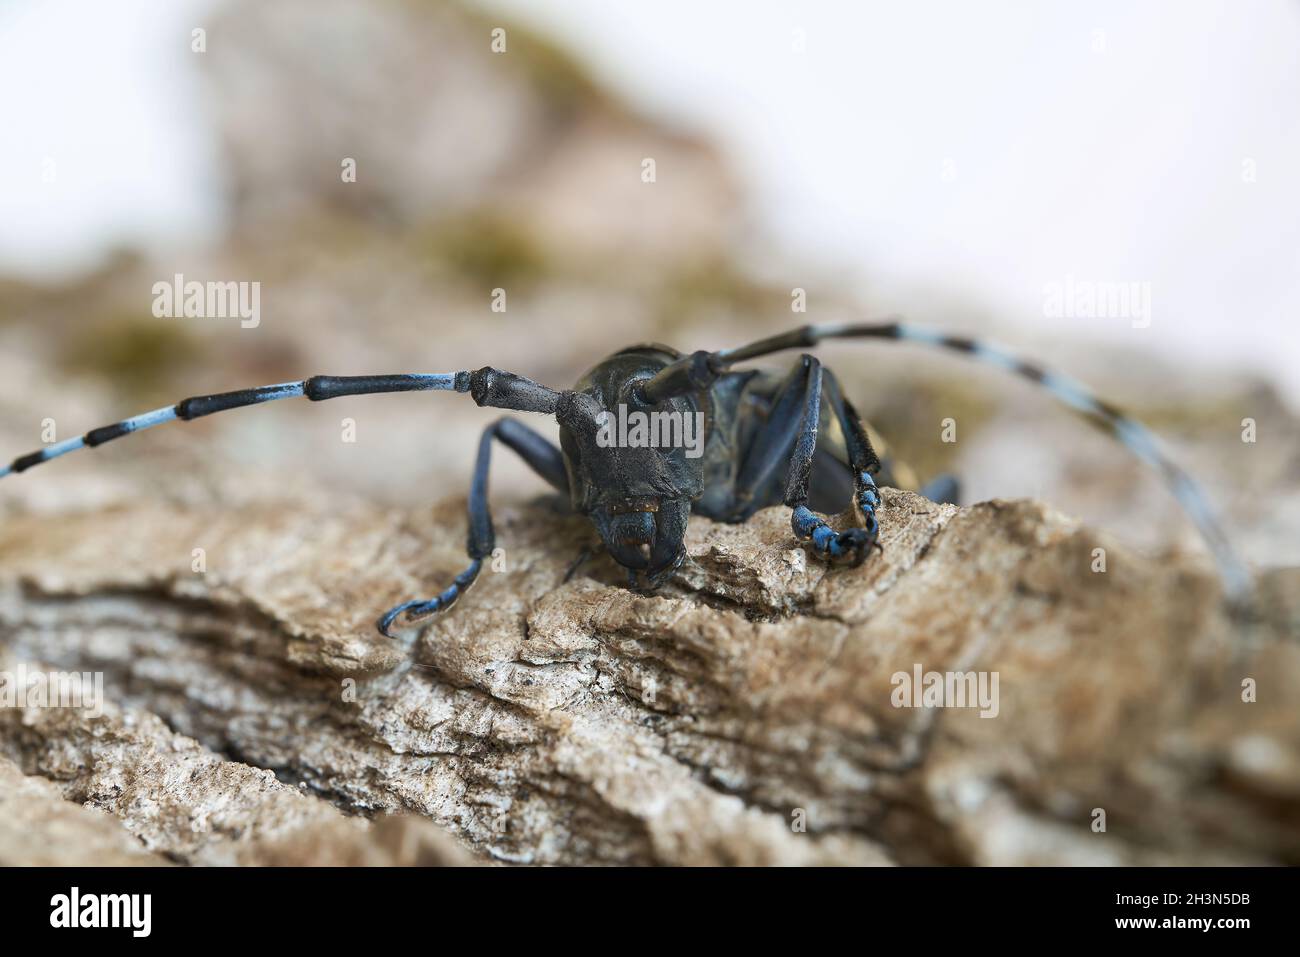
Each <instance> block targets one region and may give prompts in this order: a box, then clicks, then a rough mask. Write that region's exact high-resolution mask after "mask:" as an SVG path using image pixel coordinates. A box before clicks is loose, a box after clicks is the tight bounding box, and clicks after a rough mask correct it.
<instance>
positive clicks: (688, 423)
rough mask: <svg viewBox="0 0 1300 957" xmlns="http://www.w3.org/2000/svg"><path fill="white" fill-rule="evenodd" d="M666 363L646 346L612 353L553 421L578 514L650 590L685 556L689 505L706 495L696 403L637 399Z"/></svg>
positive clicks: (637, 583)
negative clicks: (641, 385) (640, 388)
mask: <svg viewBox="0 0 1300 957" xmlns="http://www.w3.org/2000/svg"><path fill="white" fill-rule="evenodd" d="M673 357H674V354H672V353H670V352H668V351H667V350H663V349H658V348H653V347H645V348H639V349H632V350H627V351H625V352H621V353H618V354H617V355H615V356H613V357H611V358H610V359H607V360H606V361H605V362H603V363H601V364H600V365H598V366H597V367H596V368H595V369H593V370H592V371H591V372H589V373H587V375H586V376H585V377H584V378H583V379H582V381H581V382H579V383H578V386H577V389H576V390H575V392H572V393H569V396H571V397H572V398H571V399H570V400H569V403H568V406H567V407H566V408H565V409H563V410H561V413H560V414H559V416H558V418H559V420H560V447H561V449H562V450H563V452H564V459H565V465H566V467H567V469H568V473H569V488H570V490H571V494H572V499H573V506H574V508H575V510H577V511H579V512H582V513H583V514H585V515H587V516H588V517H589V518H590V519H591V521H592V524H593V525H595V527H596V530H597V531H598V532H599V533H600V537H601V539H602V540H603V541H604V543H605V548H606V550H607V551H608V552H609V554H610V556H611V557H613V559H614V560H615V561H616V562H618V563H619V564H620V565H622V566H623V567H624V568H626V569H627V570H628V577H629V580H630V581H631V583H632V584H633V586H634V587H640V588H647V589H651V590H652V589H654V588H656V587H658V586H659V585H660V584H662V583H663V581H665V580H666V579H667V578H668V576H669V575H671V574H672V573H673V571H674V570H675V569H676V568H677V567H678V566H679V565H680V564H681V563H682V560H683V559H684V558H685V556H686V548H685V536H686V523H687V520H688V519H689V518H690V514H691V503H692V502H694V501H695V499H697V498H699V496H700V494H701V492H702V491H703V489H704V470H703V458H702V457H701V455H700V453H701V451H702V449H703V442H704V435H703V424H702V423H703V417H702V416H700V415H699V402H698V399H697V398H696V397H695V396H683V397H679V398H673V399H669V400H667V401H665V402H661V403H657V404H654V405H650V404H647V403H644V402H643V401H641V399H640V398H639V397H638V395H637V386H638V384H639V383H640V382H643V381H644V380H645V379H647V378H649V377H650V376H651V375H653V374H654V373H655V372H657V371H658V370H659V369H660V368H662V367H663V366H664V365H666V364H667V363H668V362H670V361H671V360H672V358H673Z"/></svg>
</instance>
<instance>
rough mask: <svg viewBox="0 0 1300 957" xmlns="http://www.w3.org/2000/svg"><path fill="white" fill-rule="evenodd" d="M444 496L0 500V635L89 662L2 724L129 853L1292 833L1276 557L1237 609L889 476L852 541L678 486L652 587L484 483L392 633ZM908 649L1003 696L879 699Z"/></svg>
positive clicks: (63, 665) (1102, 848)
mask: <svg viewBox="0 0 1300 957" xmlns="http://www.w3.org/2000/svg"><path fill="white" fill-rule="evenodd" d="M462 510H463V502H462V501H461V500H460V499H452V500H448V501H446V502H444V503H442V504H441V505H439V506H438V507H437V508H436V509H434V510H432V512H431V513H430V512H429V511H427V510H426V511H422V512H411V513H408V512H403V511H399V510H380V509H376V508H374V507H372V506H369V505H365V504H356V503H349V502H343V501H339V500H334V499H326V498H299V499H296V500H294V501H282V502H274V503H267V504H261V505H252V506H243V507H240V508H237V509H234V510H227V509H218V508H216V507H212V508H210V509H206V510H204V509H191V510H185V511H182V510H175V511H172V512H168V511H166V509H165V508H160V507H149V508H145V507H139V508H136V507H127V508H120V509H113V510H108V511H101V512H95V513H88V514H83V515H80V516H64V517H60V518H58V519H56V520H52V521H51V520H48V519H47V520H44V521H38V520H37V519H35V518H28V517H22V516H19V517H16V518H13V519H11V520H10V521H8V522H7V524H6V526H5V527H4V529H3V530H2V531H0V639H2V642H3V644H2V645H0V651H2V652H3V654H4V655H5V659H4V660H5V661H6V662H7V664H4V665H2V667H12V665H13V663H15V662H17V661H20V660H21V661H26V662H29V663H40V664H41V665H43V666H45V667H47V668H59V669H68V670H71V669H76V670H87V669H91V670H98V671H102V672H104V674H105V690H106V697H107V699H108V701H109V705H108V707H107V708H106V711H105V713H104V714H103V715H102V716H100V717H89V716H87V715H85V714H82V713H80V712H72V711H56V710H36V709H25V710H24V709H7V710H6V709H0V755H7V756H8V757H9V758H10V759H12V761H13V762H15V763H16V764H17V766H18V767H20V768H21V770H22V772H23V773H25V774H27V775H35V776H39V777H41V778H46V779H49V780H50V781H52V782H54V783H55V784H56V785H57V786H58V788H59V790H60V791H61V793H62V794H63V796H64V797H66V798H68V799H70V800H72V801H76V802H78V803H82V804H85V805H87V806H88V807H89V808H93V809H99V810H100V811H107V812H109V813H110V814H112V815H115V816H116V817H117V819H118V820H119V821H120V822H121V825H122V827H123V828H125V830H126V831H127V832H129V833H130V834H132V835H135V837H136V838H138V839H139V841H138V842H136V844H137V845H138V846H136V847H130V846H127V845H123V844H122V842H121V841H118V842H117V844H115V845H114V847H115V850H114V851H113V853H114V854H115V855H117V858H115V859H119V858H120V859H121V860H123V861H125V860H127V859H129V858H131V857H132V856H133V855H136V854H139V855H140V856H141V859H142V860H148V859H149V856H148V853H146V852H153V853H156V854H161V855H164V856H166V857H167V858H169V859H171V860H174V861H179V862H189V863H228V862H252V863H265V862H284V861H299V860H306V861H311V862H318V863H360V862H364V861H393V860H396V861H421V862H441V863H459V862H461V861H463V860H468V859H470V858H471V857H473V858H477V859H478V860H480V861H493V860H495V861H504V862H520V863H536V864H551V863H638V864H643V863H668V864H674V863H675V864H710V863H736V864H768V863H783V864H790V863H792V864H803V863H807V864H815V863H866V864H877V863H880V864H883V863H891V862H898V863H916V862H951V863H988V864H1027V863H1057V862H1071V863H1087V864H1106V863H1126V862H1135V863H1175V862H1196V863H1219V862H1223V863H1228V862H1233V863H1236V862H1241V863H1245V862H1279V861H1285V862H1290V863H1297V862H1300V758H1298V757H1297V755H1300V721H1297V715H1298V714H1300V644H1298V643H1297V640H1296V638H1297V627H1296V620H1297V614H1296V610H1295V608H1294V603H1292V604H1290V605H1288V604H1287V601H1286V599H1285V596H1286V595H1288V594H1291V593H1293V592H1294V591H1296V589H1295V588H1294V586H1295V578H1294V576H1289V578H1288V576H1287V575H1285V574H1283V573H1277V575H1276V576H1275V577H1277V578H1278V580H1277V581H1275V582H1273V583H1272V585H1271V586H1269V587H1270V591H1269V594H1272V595H1273V596H1274V597H1273V599H1272V604H1271V605H1269V606H1268V607H1269V609H1270V610H1269V612H1268V615H1267V617H1268V620H1267V621H1266V622H1264V623H1257V624H1255V625H1253V626H1251V627H1250V628H1249V629H1245V628H1243V627H1237V626H1233V625H1230V624H1229V623H1228V622H1227V621H1226V620H1225V619H1224V618H1223V617H1222V616H1221V615H1220V613H1219V612H1218V610H1217V607H1216V593H1217V588H1216V587H1215V586H1214V585H1213V581H1212V578H1210V577H1209V576H1207V574H1206V572H1205V571H1204V569H1202V568H1201V567H1200V566H1199V565H1195V564H1192V563H1191V562H1190V561H1188V562H1183V561H1173V560H1166V561H1159V562H1157V561H1150V560H1145V559H1140V558H1138V557H1135V556H1134V555H1132V554H1131V553H1128V552H1126V551H1125V550H1123V549H1122V548H1119V547H1118V546H1115V545H1113V544H1112V543H1109V542H1106V541H1100V542H1099V541H1098V540H1097V539H1096V536H1095V535H1094V534H1093V533H1091V532H1089V531H1088V530H1086V529H1081V528H1079V527H1077V526H1076V525H1075V524H1074V523H1072V522H1070V521H1069V520H1067V519H1065V518H1063V517H1062V516H1060V515H1058V514H1056V513H1054V512H1051V511H1048V510H1045V509H1043V508H1042V507H1040V506H1038V505H1035V504H1032V503H1002V502H993V503H987V504H983V505H978V506H974V507H971V508H963V509H957V508H954V507H951V506H938V505H934V504H932V503H930V502H927V501H925V500H924V499H921V498H918V497H916V496H913V495H910V494H907V493H902V492H894V491H891V490H886V492H885V504H884V511H883V514H882V525H883V528H884V536H883V546H884V551H883V553H882V554H878V555H876V556H875V557H874V558H873V559H872V560H871V561H870V562H869V563H867V565H865V566H864V567H862V568H859V569H837V570H833V571H829V572H828V571H827V570H826V569H825V568H824V567H823V566H821V565H819V564H817V563H815V562H805V561H804V560H803V556H802V554H801V553H800V552H798V551H796V550H794V549H793V548H792V545H793V543H792V540H791V537H790V532H789V526H788V520H787V515H786V512H785V510H783V509H771V510H768V511H766V512H763V513H761V514H760V515H758V516H756V517H755V518H754V519H753V520H752V521H751V522H749V523H748V524H747V525H745V526H722V525H715V524H712V523H710V522H707V521H704V520H698V519H697V520H695V521H694V522H693V523H692V526H691V530H690V535H689V540H688V547H689V552H690V556H691V560H690V561H689V562H688V563H687V564H686V565H685V566H684V567H683V569H682V571H681V573H680V574H679V575H678V578H677V580H676V581H675V582H674V583H673V585H672V586H671V587H670V588H669V589H668V590H667V591H665V592H664V593H662V594H660V595H657V596H654V597H644V596H638V595H636V594H633V593H630V592H628V591H625V590H623V589H622V588H620V587H618V585H617V584H616V583H617V581H618V576H617V570H616V569H615V568H614V567H613V566H612V565H610V564H609V563H608V560H607V559H605V558H603V557H598V558H596V559H593V560H592V561H591V562H590V563H588V564H587V565H585V566H583V568H582V570H581V571H580V572H579V573H578V574H576V575H575V576H574V577H573V578H572V579H571V580H570V581H568V582H567V583H563V581H562V580H563V577H564V573H565V570H566V567H567V566H568V565H569V564H570V563H571V562H572V561H573V560H574V558H575V556H576V555H577V554H578V553H579V551H580V550H581V548H582V546H583V545H584V544H586V543H587V542H588V541H589V540H590V532H589V530H588V528H587V527H586V526H585V524H584V523H583V522H582V520H581V519H578V518H574V517H572V516H567V515H564V514H562V513H561V512H560V511H559V510H558V509H557V508H556V507H554V503H551V502H549V501H541V502H537V503H533V504H529V505H520V506H515V507H506V508H502V509H499V510H498V514H497V516H496V518H497V527H498V540H499V542H500V543H501V544H502V545H503V546H504V547H505V549H506V551H505V553H504V556H503V557H504V561H505V568H504V570H500V571H496V572H495V573H494V571H492V570H485V573H484V575H483V576H482V578H481V579H480V581H479V584H478V585H477V586H476V587H475V589H474V590H473V591H472V592H471V593H470V594H469V596H467V597H466V598H465V599H463V600H462V602H461V604H460V605H459V606H458V607H456V608H455V610H454V611H453V612H452V613H450V614H449V615H447V616H445V617H443V618H441V619H439V620H436V621H435V622H434V623H432V624H431V625H430V626H428V627H427V628H426V629H424V631H423V632H422V633H418V635H417V634H416V633H412V635H411V636H408V639H407V641H405V642H392V641H386V640H384V639H382V638H380V637H379V636H378V635H377V634H375V632H374V630H373V621H374V619H375V617H376V616H377V614H378V613H379V612H381V611H382V610H384V609H386V608H387V607H389V606H390V605H392V604H394V603H396V602H397V601H399V600H402V599H406V598H410V597H413V596H418V595H425V594H431V593H434V592H436V591H437V590H438V589H439V588H440V587H441V586H442V584H443V583H445V582H446V581H447V580H448V579H449V578H450V577H451V576H453V575H454V574H455V573H456V572H457V571H458V570H459V569H460V568H461V567H462V566H463V563H464V559H463V554H462V549H463V540H464V529H465V525H464V518H463V514H462ZM1099 545H1100V546H1104V547H1106V548H1107V571H1106V572H1105V573H1104V574H1097V573H1094V572H1093V571H1092V570H1091V566H1092V561H1093V554H1092V550H1093V549H1094V548H1095V547H1098V546H1099ZM196 548H202V549H204V551H205V556H206V571H205V572H203V573H196V572H194V571H193V570H192V562H193V561H194V558H193V554H194V549H196ZM915 664H919V665H921V666H922V667H923V668H924V669H925V670H935V671H945V670H961V671H966V670H978V671H990V672H994V671H995V672H997V673H998V676H999V692H1000V695H999V698H1000V700H999V708H998V714H997V716H996V717H992V718H981V717H980V716H979V714H978V713H977V711H976V710H975V709H955V708H946V709H929V710H927V709H902V708H896V707H894V706H893V704H892V703H891V694H892V692H893V691H894V685H893V684H892V683H891V676H893V675H894V674H895V673H896V672H900V671H902V672H907V673H909V674H910V673H911V671H912V669H913V666H914V665H915ZM1245 678H1253V679H1255V680H1256V681H1257V682H1258V701H1257V702H1255V703H1247V702H1243V700H1242V681H1243V679H1245ZM0 774H2V775H3V776H2V777H0V790H3V791H4V792H11V789H12V788H13V787H14V782H15V781H18V782H19V783H20V784H21V785H22V787H23V788H24V789H26V790H32V789H36V790H37V791H39V793H41V794H44V795H45V798H44V799H42V800H41V802H40V805H41V806H42V807H46V808H47V809H48V815H49V823H48V824H46V825H43V826H44V827H46V830H47V831H48V832H49V833H51V834H55V833H65V832H63V831H60V830H58V828H59V827H61V826H62V825H61V824H60V823H59V822H61V821H63V820H64V819H67V820H72V819H73V818H74V817H75V819H76V822H77V823H76V827H77V828H81V827H85V828H87V829H90V828H92V823H91V822H90V819H88V818H85V817H84V815H82V814H80V813H78V814H75V815H74V814H72V812H73V811H76V809H75V808H70V807H68V806H65V805H61V804H51V803H50V802H49V800H48V794H49V792H50V787H49V786H47V785H44V784H39V783H30V782H31V779H30V778H28V779H21V778H17V777H16V773H15V772H14V771H13V770H12V769H0ZM24 782H29V783H24ZM22 793H25V792H20V793H19V794H18V795H17V796H15V795H14V794H13V793H7V794H6V795H5V800H7V801H9V802H13V801H15V800H23V797H22ZM1095 808H1102V809H1104V810H1105V812H1106V825H1107V827H1106V831H1105V832H1104V833H1096V832H1094V831H1093V829H1092V827H1091V825H1092V823H1093V820H1094V815H1093V810H1094V809H1095ZM340 811H342V812H343V814H340ZM391 812H410V816H407V817H404V818H400V819H397V821H396V822H394V821H392V820H391V819H389V818H387V817H386V815H388V814H389V813H391ZM28 813H29V814H32V812H31V811H30V809H29V812H28ZM87 813H89V812H87ZM344 815H350V816H352V818H351V819H350V818H349V817H345V816H344ZM357 817H366V818H372V819H374V820H375V821H376V823H375V824H374V825H372V826H369V827H367V826H366V823H365V822H364V821H359V820H356V818H357ZM422 818H423V819H427V820H421V819H422ZM103 821H104V819H103V818H102V817H101V818H95V819H94V821H93V829H94V830H95V832H96V833H99V832H101V831H102V830H103ZM429 821H432V822H434V824H436V825H439V826H440V827H434V826H433V825H432V824H430V823H429ZM800 824H803V825H805V827H806V829H805V828H801V827H800ZM443 829H445V831H444V830H443ZM445 832H450V833H451V834H452V835H454V836H455V839H454V840H453V839H452V838H450V837H448V836H447V834H446V833H445ZM6 840H7V839H6ZM105 840H109V838H108V837H107V836H106V837H105ZM69 842H70V843H71V842H73V839H72V838H69ZM128 843H129V842H128ZM3 851H4V852H5V856H6V857H7V858H8V859H10V860H12V859H13V858H14V857H19V858H22V857H24V856H28V855H29V854H30V855H34V854H36V851H34V850H33V851H30V852H29V851H26V850H24V845H21V844H19V845H16V846H5V847H4V848H3ZM76 855H77V848H76V847H69V848H65V849H63V850H61V851H59V853H58V856H59V858H60V859H70V858H74V857H75V856H76Z"/></svg>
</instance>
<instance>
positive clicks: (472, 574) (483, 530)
mask: <svg viewBox="0 0 1300 957" xmlns="http://www.w3.org/2000/svg"><path fill="white" fill-rule="evenodd" d="M493 439H499V440H500V441H501V442H502V443H503V444H504V445H506V446H507V447H509V448H511V449H513V450H514V451H515V452H516V453H517V454H518V455H519V457H520V458H521V459H523V460H524V462H526V463H527V464H528V465H529V466H530V467H531V468H532V470H533V471H534V472H536V473H537V474H538V475H540V476H541V477H542V478H544V479H546V481H547V482H549V483H550V484H551V485H552V486H553V487H554V488H555V489H556V490H557V491H560V492H563V493H565V494H568V491H569V480H568V477H567V475H566V473H565V470H564V458H563V457H562V456H561V454H560V450H559V449H558V448H556V447H555V446H554V445H553V444H552V443H551V442H549V441H548V440H547V439H545V438H543V437H542V436H541V435H538V434H537V433H536V432H534V431H533V430H532V429H530V428H528V426H526V425H524V424H523V423H522V422H516V421H515V420H514V419H498V420H497V421H496V422H493V423H492V424H491V425H489V426H488V427H487V428H486V429H484V430H483V436H482V438H480V439H479V444H478V457H477V459H476V460H475V463H474V479H473V481H472V483H471V484H470V492H469V541H468V543H467V547H466V551H467V552H468V554H469V559H470V562H469V567H468V568H466V569H465V570H464V571H463V572H461V573H460V574H459V575H457V576H456V580H455V581H454V582H452V584H451V585H450V587H448V588H447V590H446V591H444V592H442V593H441V594H440V595H438V596H437V597H435V598H428V599H417V600H415V601H408V602H403V603H402V604H400V605H398V606H397V607H396V608H393V609H391V610H389V611H388V612H386V613H385V614H384V616H383V617H382V618H380V619H379V623H378V627H379V631H380V633H381V634H383V635H385V636H387V637H389V638H391V637H393V635H392V631H391V629H392V627H393V624H394V623H395V622H396V621H397V619H398V618H401V617H402V616H403V615H405V616H406V618H407V619H408V621H409V619H412V618H419V617H423V616H426V615H431V614H433V613H434V612H439V611H443V610H445V609H447V608H450V607H451V606H452V605H453V604H455V603H456V600H457V599H458V598H460V596H461V595H463V594H464V593H465V592H466V591H468V590H469V587H470V586H471V585H473V584H474V581H475V580H476V579H477V578H478V574H479V571H480V570H481V569H482V567H483V560H484V559H485V558H488V557H489V556H491V554H492V550H493V549H494V548H495V547H496V531H495V530H494V529H493V527H492V513H491V511H490V509H489V507H488V495H487V491H488V471H489V468H490V466H491V463H492V441H493Z"/></svg>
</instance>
